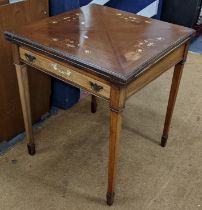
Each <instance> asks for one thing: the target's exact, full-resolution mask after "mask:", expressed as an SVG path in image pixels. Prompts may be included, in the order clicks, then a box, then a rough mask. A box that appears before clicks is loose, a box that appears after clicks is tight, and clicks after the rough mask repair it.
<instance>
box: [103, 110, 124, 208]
mask: <svg viewBox="0 0 202 210" xmlns="http://www.w3.org/2000/svg"><path fill="white" fill-rule="evenodd" d="M121 122H122V113H121V112H120V113H119V112H114V111H111V113H110V139H109V168H108V191H107V204H108V205H112V204H113V202H114V193H115V179H116V168H117V156H118V145H119V136H120V131H121Z"/></svg>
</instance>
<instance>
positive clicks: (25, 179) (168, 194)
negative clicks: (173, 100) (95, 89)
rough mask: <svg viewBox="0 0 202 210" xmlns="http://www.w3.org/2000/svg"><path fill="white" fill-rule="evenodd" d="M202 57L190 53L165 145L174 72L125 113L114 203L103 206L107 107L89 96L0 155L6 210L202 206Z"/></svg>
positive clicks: (0, 191) (0, 192) (0, 207)
mask: <svg viewBox="0 0 202 210" xmlns="http://www.w3.org/2000/svg"><path fill="white" fill-rule="evenodd" d="M201 66H202V56H201V55H195V54H189V57H188V62H187V64H186V67H185V71H184V75H183V78H182V84H181V87H180V92H179V97H178V100H177V104H176V109H175V112H174V117H173V121H172V128H171V131H170V138H169V142H168V145H167V147H166V148H165V149H164V148H161V147H160V146H159V142H160V137H161V134H162V129H163V123H164V116H165V110H166V105H167V99H168V93H169V89H170V83H171V76H172V71H169V72H167V73H165V74H164V75H162V76H161V77H160V78H159V79H157V80H156V81H154V82H152V83H151V84H150V85H148V86H147V87H146V88H144V89H143V90H141V91H140V92H138V93H137V94H136V95H135V96H133V97H132V98H130V99H129V101H128V103H127V105H126V110H125V112H124V114H123V132H122V135H121V142H120V159H119V166H118V177H117V190H116V200H115V203H114V206H112V207H108V206H106V204H105V193H106V188H107V185H106V184H107V183H106V182H107V159H108V158H107V157H108V135H109V132H108V127H109V124H108V118H109V111H108V104H107V103H106V102H104V101H102V100H99V109H98V112H97V113H96V114H91V113H90V98H86V99H84V100H83V101H81V102H80V103H79V104H77V105H76V106H75V107H73V108H72V109H70V110H68V111H65V112H59V113H58V114H57V115H56V116H53V117H51V118H50V119H48V120H47V121H46V122H45V123H44V124H43V125H42V126H41V128H38V129H36V130H35V138H36V145H37V154H36V155H35V156H34V157H30V156H29V155H27V153H26V145H25V142H21V143H19V144H17V145H16V146H15V147H14V148H13V149H12V150H10V151H9V152H8V153H7V154H5V155H4V156H1V157H0V210H11V209H12V210H28V209H29V210H74V209H81V210H83V209H87V210H91V209H92V210H94V209H97V210H99V209H103V210H104V209H109V208H110V209H116V210H123V209H124V210H125V209H127V210H130V209H131V210H132V209H133V210H198V209H202V164H201V163H202V152H201V151H202V91H201V90H202V82H201V81H202V72H201V71H202V69H201Z"/></svg>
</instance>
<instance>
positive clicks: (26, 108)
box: [15, 64, 35, 155]
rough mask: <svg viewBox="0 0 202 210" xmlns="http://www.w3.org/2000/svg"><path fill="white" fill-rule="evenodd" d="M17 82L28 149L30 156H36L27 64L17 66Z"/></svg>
mask: <svg viewBox="0 0 202 210" xmlns="http://www.w3.org/2000/svg"><path fill="white" fill-rule="evenodd" d="M15 66H16V73H17V80H18V86H19V92H20V99H21V105H22V112H23V118H24V124H25V132H26V138H27V148H28V152H29V154H30V155H34V154H35V144H34V137H33V131H32V118H31V108H30V95H29V83H28V74H27V66H26V65H25V64H22V65H21V64H19V65H18V64H16V65H15Z"/></svg>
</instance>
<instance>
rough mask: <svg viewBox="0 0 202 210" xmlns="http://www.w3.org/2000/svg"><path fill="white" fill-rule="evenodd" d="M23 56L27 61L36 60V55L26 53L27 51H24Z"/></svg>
mask: <svg viewBox="0 0 202 210" xmlns="http://www.w3.org/2000/svg"><path fill="white" fill-rule="evenodd" d="M25 58H26V60H27V61H29V62H31V63H32V62H33V61H34V60H36V57H34V56H33V55H30V54H27V53H25Z"/></svg>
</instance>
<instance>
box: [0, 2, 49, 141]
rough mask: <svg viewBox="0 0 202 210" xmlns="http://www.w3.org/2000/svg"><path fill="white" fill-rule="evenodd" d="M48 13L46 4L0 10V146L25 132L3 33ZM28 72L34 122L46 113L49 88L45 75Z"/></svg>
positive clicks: (9, 47) (32, 3) (10, 51)
mask: <svg viewBox="0 0 202 210" xmlns="http://www.w3.org/2000/svg"><path fill="white" fill-rule="evenodd" d="M48 9H49V8H48V0H27V1H22V2H19V3H13V4H8V5H4V6H0V64H1V68H0V74H1V77H0V98H1V103H0V118H1V120H0V142H1V141H4V140H8V139H10V138H12V137H14V136H15V135H17V134H18V133H19V132H22V131H23V130H24V125H23V117H22V111H21V104H20V97H19V91H18V85H17V78H16V72H15V67H14V65H13V59H12V50H11V48H12V47H11V44H10V43H8V42H7V41H6V40H5V38H4V35H3V32H4V31H6V30H16V29H17V28H19V26H23V25H25V24H28V23H31V22H33V21H35V20H40V19H42V18H45V17H47V16H48ZM29 70H31V71H29V80H30V91H31V104H32V107H33V109H32V116H33V121H35V122H36V121H37V120H39V118H40V117H41V115H42V114H44V113H46V112H47V111H48V110H49V104H50V102H49V98H50V93H51V89H50V88H51V84H50V78H49V77H48V76H47V75H44V74H42V73H41V72H39V71H36V70H35V69H33V68H30V67H29Z"/></svg>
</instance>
